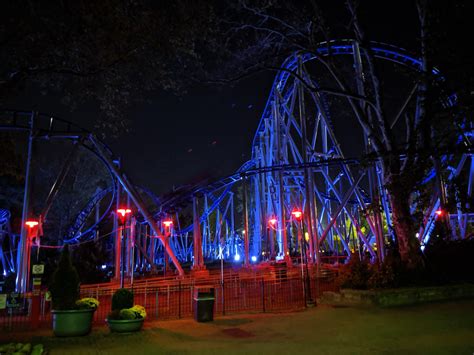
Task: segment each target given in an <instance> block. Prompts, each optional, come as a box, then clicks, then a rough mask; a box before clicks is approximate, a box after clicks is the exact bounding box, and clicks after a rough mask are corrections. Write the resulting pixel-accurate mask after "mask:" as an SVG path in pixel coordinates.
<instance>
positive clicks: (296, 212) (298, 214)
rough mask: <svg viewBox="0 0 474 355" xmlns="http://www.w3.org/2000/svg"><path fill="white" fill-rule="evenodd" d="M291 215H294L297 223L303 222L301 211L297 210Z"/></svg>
mask: <svg viewBox="0 0 474 355" xmlns="http://www.w3.org/2000/svg"><path fill="white" fill-rule="evenodd" d="M291 215H292V216H293V217H294V218H295V219H296V220H297V221H301V220H302V219H303V212H301V211H298V210H295V211H293V212H291Z"/></svg>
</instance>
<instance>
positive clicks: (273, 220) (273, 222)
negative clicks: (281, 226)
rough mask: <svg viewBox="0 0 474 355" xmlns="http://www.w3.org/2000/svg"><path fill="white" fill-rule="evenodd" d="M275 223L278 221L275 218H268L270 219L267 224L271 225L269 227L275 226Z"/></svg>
mask: <svg viewBox="0 0 474 355" xmlns="http://www.w3.org/2000/svg"><path fill="white" fill-rule="evenodd" d="M277 222H278V221H277V219H276V218H270V219H269V220H268V224H269V225H271V226H274V225H276V224H277Z"/></svg>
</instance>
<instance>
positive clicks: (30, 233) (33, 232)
mask: <svg viewBox="0 0 474 355" xmlns="http://www.w3.org/2000/svg"><path fill="white" fill-rule="evenodd" d="M38 225H39V222H38V221H33V220H28V221H26V222H25V226H26V227H27V228H28V229H27V230H26V255H24V256H23V257H24V258H25V263H26V268H25V271H26V273H25V275H24V276H25V287H26V288H25V290H29V288H30V272H31V248H32V246H33V238H35V237H37V234H38Z"/></svg>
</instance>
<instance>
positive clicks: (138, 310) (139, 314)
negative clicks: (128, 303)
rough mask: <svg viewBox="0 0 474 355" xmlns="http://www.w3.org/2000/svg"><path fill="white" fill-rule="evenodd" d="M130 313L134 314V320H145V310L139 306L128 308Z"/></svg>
mask: <svg viewBox="0 0 474 355" xmlns="http://www.w3.org/2000/svg"><path fill="white" fill-rule="evenodd" d="M130 310H131V311H133V312H134V313H135V316H136V318H146V310H145V307H143V306H140V305H135V306H133V307H132V308H130Z"/></svg>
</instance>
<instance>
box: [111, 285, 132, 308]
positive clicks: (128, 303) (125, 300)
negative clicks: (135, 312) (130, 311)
mask: <svg viewBox="0 0 474 355" xmlns="http://www.w3.org/2000/svg"><path fill="white" fill-rule="evenodd" d="M132 307H133V293H132V291H130V290H127V289H126V288H121V289H118V290H117V291H115V293H114V295H113V296H112V311H116V310H119V311H120V310H121V309H125V308H132Z"/></svg>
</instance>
